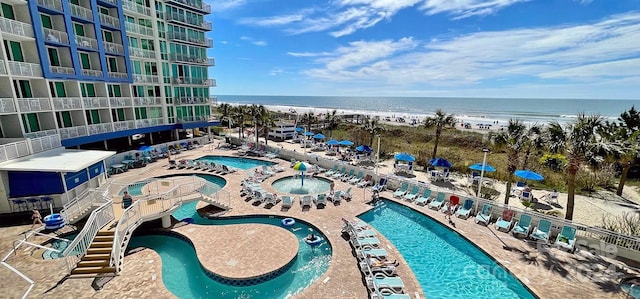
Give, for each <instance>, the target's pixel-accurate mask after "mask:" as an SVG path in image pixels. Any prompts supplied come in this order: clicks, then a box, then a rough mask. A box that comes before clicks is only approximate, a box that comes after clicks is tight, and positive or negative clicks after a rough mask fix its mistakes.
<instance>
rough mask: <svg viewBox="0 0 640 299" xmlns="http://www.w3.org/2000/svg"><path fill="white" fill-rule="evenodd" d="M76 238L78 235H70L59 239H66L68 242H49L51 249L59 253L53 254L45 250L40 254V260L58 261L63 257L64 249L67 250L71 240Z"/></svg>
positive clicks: (53, 252)
mask: <svg viewBox="0 0 640 299" xmlns="http://www.w3.org/2000/svg"><path fill="white" fill-rule="evenodd" d="M76 236H78V234H71V235H68V236H64V237H60V238H61V239H67V240H68V241H65V240H58V239H54V240H53V241H51V243H50V245H51V248H53V249H57V250H60V252H55V251H53V250H45V252H43V253H42V259H45V260H50V259H59V258H61V257H64V256H63V255H62V252H64V251H65V249H67V246H69V244H71V242H72V241H73V239H75V238H76Z"/></svg>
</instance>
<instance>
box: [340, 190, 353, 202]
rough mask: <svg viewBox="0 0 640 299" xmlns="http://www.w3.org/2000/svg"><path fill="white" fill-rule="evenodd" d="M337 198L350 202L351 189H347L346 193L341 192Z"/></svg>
mask: <svg viewBox="0 0 640 299" xmlns="http://www.w3.org/2000/svg"><path fill="white" fill-rule="evenodd" d="M339 196H340V197H342V198H344V199H345V200H351V187H349V188H347V191H344V192H342V193H341V194H339Z"/></svg>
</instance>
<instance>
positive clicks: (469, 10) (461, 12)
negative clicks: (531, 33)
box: [420, 0, 529, 19]
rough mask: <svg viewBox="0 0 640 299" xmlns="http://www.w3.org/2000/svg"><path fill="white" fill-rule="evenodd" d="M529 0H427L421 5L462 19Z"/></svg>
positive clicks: (431, 10)
mask: <svg viewBox="0 0 640 299" xmlns="http://www.w3.org/2000/svg"><path fill="white" fill-rule="evenodd" d="M526 1H529V0H456V1H451V0H425V1H424V3H423V4H422V5H421V6H420V8H421V9H424V10H426V12H427V14H429V15H435V14H439V13H447V14H450V15H452V16H454V19H462V18H467V17H471V16H477V15H488V14H492V13H495V12H496V11H498V10H500V9H502V8H504V7H507V6H511V5H514V4H516V3H519V2H526Z"/></svg>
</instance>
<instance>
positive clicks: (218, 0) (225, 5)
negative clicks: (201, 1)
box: [206, 0, 247, 13]
mask: <svg viewBox="0 0 640 299" xmlns="http://www.w3.org/2000/svg"><path fill="white" fill-rule="evenodd" d="M206 2H207V3H209V4H211V9H212V11H214V12H216V13H217V12H221V11H225V10H231V9H234V8H238V7H241V6H244V5H245V4H247V0H215V1H206Z"/></svg>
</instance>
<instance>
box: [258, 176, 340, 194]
mask: <svg viewBox="0 0 640 299" xmlns="http://www.w3.org/2000/svg"><path fill="white" fill-rule="evenodd" d="M330 185H331V180H328V179H325V178H321V177H312V176H307V177H305V178H304V184H303V183H302V180H301V179H300V177H299V176H295V177H293V176H290V177H284V178H281V179H278V180H276V181H275V182H273V183H272V184H271V187H273V188H274V189H276V190H277V191H278V193H287V194H318V193H327V192H329V189H330V188H331V187H330Z"/></svg>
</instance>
